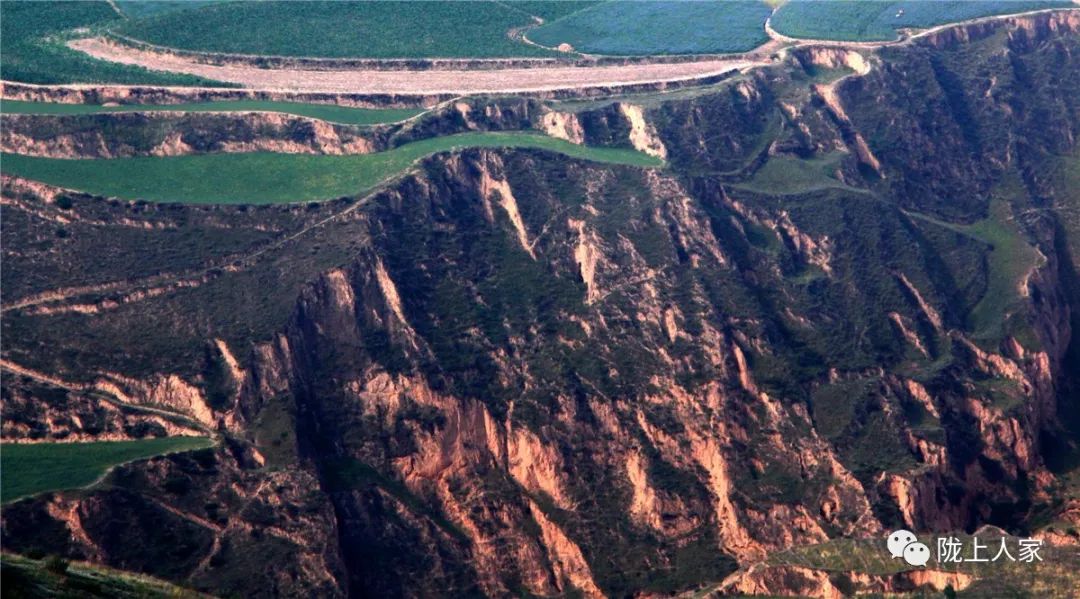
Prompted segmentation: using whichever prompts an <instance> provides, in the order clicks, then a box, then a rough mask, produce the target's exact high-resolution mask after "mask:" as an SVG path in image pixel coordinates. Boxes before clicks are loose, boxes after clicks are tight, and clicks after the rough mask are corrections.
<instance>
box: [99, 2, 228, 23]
mask: <svg viewBox="0 0 1080 599" xmlns="http://www.w3.org/2000/svg"><path fill="white" fill-rule="evenodd" d="M227 1H228V0H115V2H114V4H116V6H117V8H119V9H120V12H122V13H124V16H126V17H131V18H133V19H135V18H139V17H148V16H151V15H160V14H163V13H167V12H175V11H178V10H191V9H192V8H200V7H203V6H206V5H207V4H213V3H215V2H227Z"/></svg>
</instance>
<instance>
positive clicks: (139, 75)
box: [0, 1, 213, 85]
mask: <svg viewBox="0 0 1080 599" xmlns="http://www.w3.org/2000/svg"><path fill="white" fill-rule="evenodd" d="M120 20H121V18H120V15H118V14H117V13H116V11H114V10H113V9H112V8H110V7H109V4H108V3H107V2H96V1H95V2H89V1H87V2H28V1H6V2H2V3H0V53H2V54H3V57H4V60H3V62H2V64H0V76H2V77H3V78H4V79H6V80H12V81H25V82H28V83H73V82H94V83H126V84H150V85H206V84H211V83H213V82H210V81H208V80H206V79H201V78H199V77H193V76H190V75H178V74H170V73H160V72H152V71H148V70H146V69H143V68H139V67H134V66H126V65H119V64H115V63H110V62H105V61H100V60H93V59H91V58H89V57H87V56H86V55H85V54H80V53H78V52H75V51H73V50H71V49H69V48H67V47H65V46H64V43H63V42H64V40H65V39H67V38H68V36H69V33H68V32H69V31H70V30H72V29H75V28H101V27H105V26H108V25H110V24H112V23H116V22H119V21H120ZM84 33H85V32H84Z"/></svg>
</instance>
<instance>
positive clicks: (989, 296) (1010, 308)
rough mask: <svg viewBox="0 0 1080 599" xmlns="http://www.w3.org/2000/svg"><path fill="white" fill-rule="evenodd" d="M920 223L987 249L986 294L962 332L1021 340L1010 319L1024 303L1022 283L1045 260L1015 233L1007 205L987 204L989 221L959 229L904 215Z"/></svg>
mask: <svg viewBox="0 0 1080 599" xmlns="http://www.w3.org/2000/svg"><path fill="white" fill-rule="evenodd" d="M908 214H910V215H911V216H914V217H916V218H918V219H920V220H924V221H927V222H931V223H934V224H936V225H940V226H943V227H946V228H948V229H951V230H953V231H957V232H959V233H963V234H965V235H969V236H971V237H973V238H975V239H978V240H979V241H982V242H983V243H986V244H988V245H989V246H990V247H991V251H990V254H989V256H988V258H987V272H988V274H989V276H988V280H987V282H986V292H985V293H983V295H982V298H981V299H980V300H979V302H978V303H977V304H975V306H974V307H973V308H972V309H971V311H970V312H969V313H968V315H967V323H966V328H967V329H968V330H969V331H972V333H973V334H974V336H975V337H976V338H977V339H998V338H1000V337H1001V336H1002V335H1004V334H1016V335H1020V336H1021V337H1022V340H1024V339H1026V337H1023V333H1024V330H1023V329H1024V328H1025V326H1024V325H1022V323H1011V322H1010V319H1011V318H1012V316H1013V315H1014V313H1016V312H1017V309H1018V307H1022V305H1023V304H1024V302H1025V299H1024V297H1023V296H1022V293H1023V291H1022V288H1023V285H1022V281H1023V280H1024V278H1025V277H1027V276H1028V274H1029V273H1030V272H1031V271H1032V270H1033V269H1034V268H1035V267H1037V266H1038V265H1039V264H1040V263H1041V262H1042V261H1043V260H1045V258H1044V257H1043V256H1042V254H1040V253H1039V251H1038V250H1037V249H1035V248H1034V247H1033V246H1032V245H1031V244H1029V243H1028V242H1027V240H1026V239H1025V238H1024V236H1023V234H1022V233H1021V232H1020V231H1019V230H1018V228H1017V225H1016V223H1015V222H1014V219H1013V216H1012V211H1011V209H1010V207H1009V204H1008V202H1006V201H1005V200H1002V199H998V200H994V201H992V202H991V203H990V215H989V217H987V218H985V219H983V220H981V221H979V222H976V223H973V224H970V225H962V224H955V223H949V222H945V221H942V220H939V219H936V218H933V217H929V216H925V215H921V214H915V213H908Z"/></svg>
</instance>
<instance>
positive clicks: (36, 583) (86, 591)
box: [0, 553, 206, 599]
mask: <svg viewBox="0 0 1080 599" xmlns="http://www.w3.org/2000/svg"><path fill="white" fill-rule="evenodd" d="M0 572H2V574H0V577H2V578H3V580H4V597H11V598H12V599H19V598H23V597H26V598H29V597H52V598H55V599H85V598H86V597H102V598H105V597H107V598H109V599H155V598H158V597H161V598H166V597H170V598H177V597H206V595H203V594H202V593H197V592H195V591H192V590H189V589H185V588H183V587H178V586H176V585H174V584H170V583H168V582H165V581H163V580H158V579H156V578H151V577H149V576H145V575H142V574H134V573H131V572H122V571H120V570H113V569H112V568H105V567H103V566H95V565H92V564H88V563H86V562H69V561H67V560H65V559H62V558H59V557H55V556H54V557H48V558H45V559H42V560H35V559H30V558H28V557H23V556H21V555H15V554H11V553H5V554H3V556H2V557H0Z"/></svg>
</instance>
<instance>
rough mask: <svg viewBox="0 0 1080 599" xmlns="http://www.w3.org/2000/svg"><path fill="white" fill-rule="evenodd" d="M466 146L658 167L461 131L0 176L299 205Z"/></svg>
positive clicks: (26, 166)
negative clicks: (354, 149) (401, 140)
mask: <svg viewBox="0 0 1080 599" xmlns="http://www.w3.org/2000/svg"><path fill="white" fill-rule="evenodd" d="M468 147H510V148H539V149H543V150H550V151H553V152H560V153H562V154H566V155H568V156H571V157H573V158H582V159H585V160H593V161H597V162H608V163H619V164H628V165H632V166H646V167H648V166H652V167H655V166H662V165H663V161H661V160H660V159H658V158H654V157H652V156H649V155H647V154H643V153H641V152H637V151H635V150H628V149H621V148H595V147H586V146H578V145H574V144H572V143H570V142H567V141H564V140H561V139H555V138H552V137H547V136H545V135H540V134H537V133H527V132H502V133H462V134H459V135H448V136H445V137H436V138H432V139H425V140H422V141H416V142H412V143H409V144H405V145H403V146H400V147H398V148H395V149H393V150H388V151H386V152H378V153H375V154H359V155H349V156H311V155H303V154H275V153H269V152H258V153H245V154H205V155H197V156H170V157H160V158H159V157H137V158H110V159H79V160H68V159H60V158H38V157H31V156H22V155H19V154H3V156H2V162H0V170H2V171H3V172H5V173H9V174H13V175H19V176H22V177H26V178H28V179H33V180H36V181H42V182H44V183H49V184H52V185H58V186H61V187H67V188H70V189H78V190H81V191H86V192H88V193H93V194H98V195H103V196H112V197H118V198H123V199H130V200H135V199H143V200H151V201H161V202H186V203H213V204H239V203H246V204H269V203H282V202H306V201H312V200H325V199H330V198H335V197H342V196H350V195H357V194H360V193H363V192H364V191H366V190H369V189H371V188H372V187H374V186H376V185H378V184H379V183H380V182H382V181H384V180H386V179H388V178H390V177H393V176H394V175H396V174H398V173H401V172H403V171H405V170H406V169H408V168H409V166H410V165H412V164H413V163H414V162H416V161H417V160H419V159H421V158H423V157H425V156H429V155H431V154H435V153H438V152H446V151H450V150H455V149H461V148H468Z"/></svg>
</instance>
